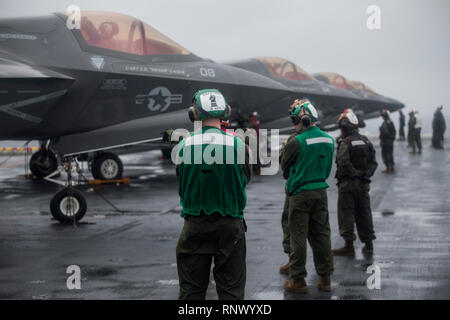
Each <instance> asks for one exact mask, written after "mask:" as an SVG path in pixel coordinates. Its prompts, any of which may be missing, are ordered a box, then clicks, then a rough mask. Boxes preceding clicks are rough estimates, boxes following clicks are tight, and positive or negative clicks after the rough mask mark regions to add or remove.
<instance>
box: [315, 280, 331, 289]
mask: <svg viewBox="0 0 450 320" xmlns="http://www.w3.org/2000/svg"><path fill="white" fill-rule="evenodd" d="M317 288H318V289H319V291H324V292H330V291H331V279H330V276H323V277H320V279H319V282H318V283H317Z"/></svg>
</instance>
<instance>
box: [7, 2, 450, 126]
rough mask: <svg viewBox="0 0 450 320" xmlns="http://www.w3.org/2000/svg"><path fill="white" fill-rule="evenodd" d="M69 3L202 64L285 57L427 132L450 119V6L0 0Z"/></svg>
mask: <svg viewBox="0 0 450 320" xmlns="http://www.w3.org/2000/svg"><path fill="white" fill-rule="evenodd" d="M69 4H76V5H78V6H80V8H81V9H82V10H101V11H111V12H120V13H124V14H128V15H131V16H134V17H137V18H140V19H142V20H143V21H144V22H146V23H148V24H150V25H151V26H153V27H155V28H156V29H157V30H159V31H160V32H162V33H163V34H165V35H167V36H169V37H170V38H172V39H173V40H175V41H176V42H178V43H179V44H181V45H182V46H184V47H185V48H187V49H188V50H190V51H192V52H193V53H195V54H197V55H199V56H201V57H204V58H210V59H213V60H217V61H223V60H233V59H239V58H248V57H254V56H279V57H283V58H287V59H289V60H291V61H293V62H295V63H297V64H298V65H299V66H301V67H302V68H303V69H305V70H306V71H308V72H310V73H314V72H318V71H333V72H338V73H341V74H342V75H344V76H345V77H347V78H348V79H354V80H361V81H363V82H364V83H366V84H367V85H368V86H369V87H371V88H372V89H374V90H375V91H377V92H379V93H380V94H383V95H386V96H389V97H392V98H395V99H398V100H400V101H402V102H403V103H405V105H406V109H405V111H406V112H407V111H409V110H410V109H411V108H413V107H416V108H418V109H419V110H420V111H421V113H422V117H423V120H424V131H425V132H429V131H430V126H431V117H432V113H433V112H434V111H435V109H436V106H438V105H440V104H443V105H444V113H445V116H446V120H447V123H448V122H449V121H450V90H449V89H450V88H449V84H450V60H449V58H450V35H449V31H450V1H448V0H429V1H424V0H395V1H392V0H370V1H368V0H340V1H335V0H314V1H313V0H308V1H303V0H271V1H268V0H254V1H251V0H247V1H245V0H226V1H214V0H143V1H138V0H135V1H133V0H127V1H123V0H122V1H115V0H100V1H92V0H88V1H85V0H69V1H66V0H41V1H32V0H29V1H25V0H22V1H21V0H0V17H11V16H24V15H35V14H43V13H48V12H57V11H66V8H67V6H68V5H69ZM372 4H375V5H378V6H379V7H380V9H381V30H369V29H367V27H366V21H367V18H368V14H367V13H366V9H367V7H368V6H369V5H372ZM395 119H396V117H395ZM371 122H372V123H374V124H373V126H375V125H378V124H379V121H378V120H374V121H371ZM449 131H450V130H447V132H446V135H449Z"/></svg>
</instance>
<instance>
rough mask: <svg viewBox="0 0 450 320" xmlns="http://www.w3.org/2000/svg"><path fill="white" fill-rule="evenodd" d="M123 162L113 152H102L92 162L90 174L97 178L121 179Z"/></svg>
mask: <svg viewBox="0 0 450 320" xmlns="http://www.w3.org/2000/svg"><path fill="white" fill-rule="evenodd" d="M122 174H123V164H122V161H121V160H120V158H119V157H118V156H117V155H115V154H114V153H103V154H101V155H99V156H98V157H96V158H95V159H94V161H93V162H92V176H93V177H94V179H99V180H116V179H121V178H122Z"/></svg>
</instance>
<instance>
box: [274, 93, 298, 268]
mask: <svg viewBox="0 0 450 320" xmlns="http://www.w3.org/2000/svg"><path fill="white" fill-rule="evenodd" d="M300 101H301V100H296V101H295V102H294V104H293V105H292V106H294V107H295V106H296V105H297V104H299V103H300ZM289 112H291V110H289ZM300 133H301V132H297V131H296V132H294V133H293V134H291V135H290V136H289V137H288V139H287V140H286V141H285V142H283V144H282V145H281V148H280V153H279V156H278V159H279V162H280V164H281V159H282V158H283V154H284V150H285V148H286V145H287V144H288V143H289V141H291V140H292V139H295V137H296V136H297V135H299V134H300ZM283 177H284V178H285V179H287V178H289V171H285V172H283ZM288 218H289V195H288V193H287V191H286V190H285V199H284V206H283V213H282V214H281V229H282V231H283V241H282V246H283V250H284V253H286V254H287V255H288V257H289V254H290V252H291V249H290V245H291V243H290V242H291V237H290V234H289V221H288ZM280 273H281V274H285V275H289V261H288V263H286V264H285V265H282V266H281V267H280Z"/></svg>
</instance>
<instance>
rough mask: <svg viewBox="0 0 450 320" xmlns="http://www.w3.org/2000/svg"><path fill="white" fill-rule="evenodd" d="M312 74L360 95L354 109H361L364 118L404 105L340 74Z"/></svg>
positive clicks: (323, 80) (394, 109) (397, 108)
mask: <svg viewBox="0 0 450 320" xmlns="http://www.w3.org/2000/svg"><path fill="white" fill-rule="evenodd" d="M313 76H314V77H315V78H316V79H317V80H319V81H322V82H324V83H326V84H330V85H332V86H334V87H336V88H340V89H343V90H347V91H349V92H352V93H354V94H356V95H357V96H358V97H360V98H361V102H360V107H359V108H358V109H356V110H355V111H356V112H361V111H363V112H364V113H365V118H366V119H370V118H374V117H378V116H379V115H380V111H381V110H383V109H387V110H389V111H391V112H393V111H396V110H399V109H401V108H403V107H404V104H403V103H401V102H399V101H397V100H395V99H392V98H388V97H385V96H382V95H380V94H378V93H376V92H375V91H373V90H372V89H370V88H369V87H367V86H366V85H365V84H364V83H362V82H360V81H352V80H347V79H346V78H345V77H343V76H342V75H340V74H337V73H332V72H319V73H316V74H314V75H313ZM366 110H370V112H367V111H366Z"/></svg>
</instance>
